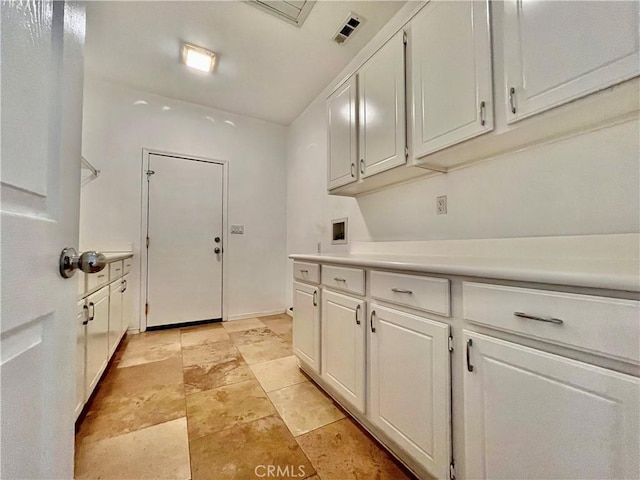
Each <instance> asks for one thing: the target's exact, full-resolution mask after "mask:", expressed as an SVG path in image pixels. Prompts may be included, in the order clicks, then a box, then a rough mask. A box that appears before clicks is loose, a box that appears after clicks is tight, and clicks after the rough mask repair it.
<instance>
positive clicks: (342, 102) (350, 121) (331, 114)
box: [327, 75, 358, 190]
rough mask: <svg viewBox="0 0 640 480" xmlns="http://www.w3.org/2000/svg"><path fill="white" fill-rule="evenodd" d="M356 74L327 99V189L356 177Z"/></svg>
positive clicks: (344, 183)
mask: <svg viewBox="0 0 640 480" xmlns="http://www.w3.org/2000/svg"><path fill="white" fill-rule="evenodd" d="M356 102H357V77H356V76H355V75H354V76H352V77H351V78H350V79H349V80H347V81H346V82H345V83H344V84H343V85H341V86H340V88H338V89H337V90H336V91H335V92H334V93H333V94H331V96H330V97H329V98H328V99H327V122H328V127H327V142H328V144H327V152H328V159H327V160H328V163H327V176H328V178H327V185H328V188H329V190H331V189H332V188H336V187H341V186H342V185H347V184H349V183H352V182H355V181H356V180H358V167H357V163H358V132H357V125H358V121H357V118H356V115H357V110H356Z"/></svg>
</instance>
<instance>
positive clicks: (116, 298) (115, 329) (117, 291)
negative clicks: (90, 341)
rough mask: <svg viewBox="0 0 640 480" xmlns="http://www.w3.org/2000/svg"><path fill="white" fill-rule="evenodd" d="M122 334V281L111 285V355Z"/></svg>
mask: <svg viewBox="0 0 640 480" xmlns="http://www.w3.org/2000/svg"><path fill="white" fill-rule="evenodd" d="M121 336H122V282H113V283H112V284H111V285H109V356H111V355H112V354H113V352H114V351H115V349H116V347H117V346H118V341H119V340H120V337H121Z"/></svg>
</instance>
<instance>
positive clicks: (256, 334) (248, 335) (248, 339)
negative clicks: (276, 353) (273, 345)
mask: <svg viewBox="0 0 640 480" xmlns="http://www.w3.org/2000/svg"><path fill="white" fill-rule="evenodd" d="M229 336H230V337H231V340H232V341H233V343H234V344H235V345H236V346H238V347H239V346H245V345H254V344H256V343H260V342H268V341H270V340H276V341H277V340H279V338H280V337H278V335H276V333H275V332H274V331H273V330H270V329H268V328H266V327H263V328H252V329H251V330H243V331H241V332H231V333H230V334H229Z"/></svg>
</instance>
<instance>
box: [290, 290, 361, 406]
mask: <svg viewBox="0 0 640 480" xmlns="http://www.w3.org/2000/svg"><path fill="white" fill-rule="evenodd" d="M365 305H366V304H365V301H364V300H362V299H359V298H355V297H351V296H348V295H342V294H339V293H335V292H332V291H329V290H324V289H323V291H322V370H321V371H322V375H321V376H322V378H323V379H324V380H325V381H326V382H327V383H328V384H329V385H330V386H331V387H333V389H334V390H335V391H336V392H337V393H339V394H340V395H341V396H342V397H343V399H344V400H345V401H347V402H348V403H349V404H351V406H352V407H353V408H355V409H356V410H357V411H359V412H360V413H364V410H365V372H366V365H365V363H366V357H365V346H364V345H365V337H366V311H365ZM294 329H295V326H294Z"/></svg>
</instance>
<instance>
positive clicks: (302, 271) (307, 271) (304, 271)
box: [300, 270, 309, 273]
mask: <svg viewBox="0 0 640 480" xmlns="http://www.w3.org/2000/svg"><path fill="white" fill-rule="evenodd" d="M300 273H309V270H300Z"/></svg>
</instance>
